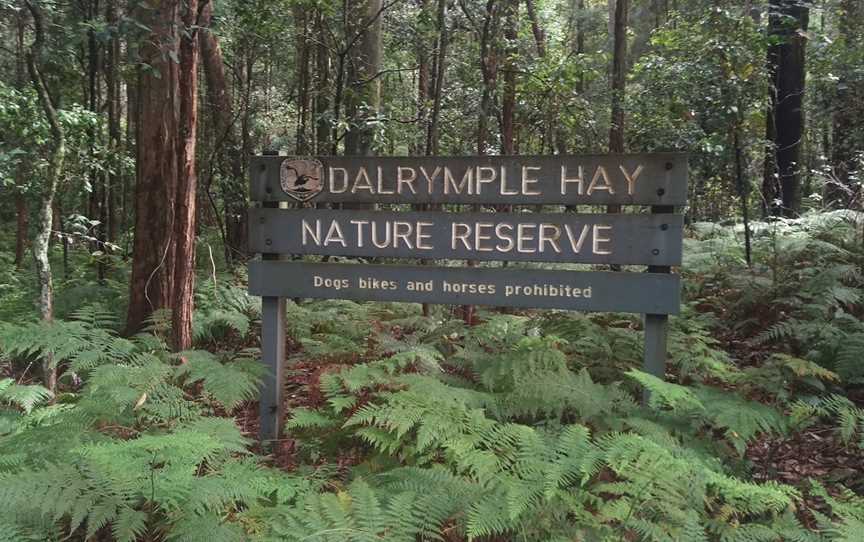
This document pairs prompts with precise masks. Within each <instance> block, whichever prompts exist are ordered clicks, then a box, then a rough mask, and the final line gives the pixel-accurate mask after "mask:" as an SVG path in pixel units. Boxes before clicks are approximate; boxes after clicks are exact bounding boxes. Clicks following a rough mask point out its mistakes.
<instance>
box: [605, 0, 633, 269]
mask: <svg viewBox="0 0 864 542" xmlns="http://www.w3.org/2000/svg"><path fill="white" fill-rule="evenodd" d="M629 4H630V0H617V1H615V17H614V21H613V24H612V26H613V46H612V74H611V79H612V111H611V113H612V115H611V116H612V118H611V122H610V125H609V152H613V153H622V152H624V97H625V93H626V84H627V16H628V11H629V9H630V5H629ZM606 212H607V213H620V212H621V206H620V205H607V206H606ZM611 268H612V269H613V270H618V269H620V266H616V265H613V266H611Z"/></svg>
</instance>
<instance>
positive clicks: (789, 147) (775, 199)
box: [763, 0, 810, 217]
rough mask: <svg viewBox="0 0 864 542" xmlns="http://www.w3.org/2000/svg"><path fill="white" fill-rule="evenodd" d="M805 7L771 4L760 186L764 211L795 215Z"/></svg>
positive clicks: (780, 0) (781, 0)
mask: <svg viewBox="0 0 864 542" xmlns="http://www.w3.org/2000/svg"><path fill="white" fill-rule="evenodd" d="M809 15H810V12H809V8H808V7H807V6H806V4H804V3H803V2H799V1H798V0H771V9H770V13H769V23H768V26H769V28H768V31H769V34H770V35H771V36H772V37H774V39H775V40H776V41H775V42H774V43H772V45H771V46H770V47H769V48H768V70H769V73H770V74H771V80H772V83H773V84H772V86H773V88H772V90H771V92H770V106H769V110H768V115H767V119H766V120H767V127H766V135H767V136H768V137H767V138H768V140H769V143H770V145H771V148H769V150H768V153H767V158H766V167H765V176H764V182H763V192H764V200H765V202H766V204H767V205H766V211H767V212H769V213H770V214H773V215H783V216H786V217H794V216H797V215H798V213H799V212H800V210H801V176H800V169H801V142H802V138H803V136H804V109H803V101H804V77H805V71H804V62H805V59H804V50H805V46H806V37H805V33H806V32H807V25H808V22H809Z"/></svg>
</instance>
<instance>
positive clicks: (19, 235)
mask: <svg viewBox="0 0 864 542" xmlns="http://www.w3.org/2000/svg"><path fill="white" fill-rule="evenodd" d="M24 13H25V12H24V11H23V10H21V11H19V12H18V14H17V17H16V19H17V20H16V22H17V25H16V27H17V28H16V39H15V49H16V55H15V85H16V88H18V89H19V90H22V89H23V88H24V86H25V85H27V84H28V81H27V74H26V72H27V61H26V55H27V53H26V51H25V48H24V33H25V31H26V21H25V18H24ZM25 179H26V170H25V167H24V163H23V162H22V161H20V160H19V161H18V164H17V165H16V166H15V218H16V220H15V224H16V227H15V268H16V269H21V267H22V266H23V265H24V252H25V250H26V248H27V223H28V218H29V217H28V212H29V211H28V210H27V198H26V197H25V195H24V192H25V189H26V180H25Z"/></svg>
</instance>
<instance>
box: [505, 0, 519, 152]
mask: <svg viewBox="0 0 864 542" xmlns="http://www.w3.org/2000/svg"><path fill="white" fill-rule="evenodd" d="M504 10H505V13H504V25H505V26H504V40H505V43H506V44H505V49H504V95H503V97H502V99H501V154H506V155H511V154H515V143H516V134H515V123H514V117H515V116H516V55H517V54H518V52H519V43H518V40H519V0H507V3H506V6H505V7H504Z"/></svg>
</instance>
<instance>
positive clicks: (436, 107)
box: [426, 0, 448, 156]
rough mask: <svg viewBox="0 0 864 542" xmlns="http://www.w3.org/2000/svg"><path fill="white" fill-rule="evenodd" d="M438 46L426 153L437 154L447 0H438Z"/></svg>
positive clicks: (445, 48)
mask: <svg viewBox="0 0 864 542" xmlns="http://www.w3.org/2000/svg"><path fill="white" fill-rule="evenodd" d="M437 19H438V47H437V54H436V57H435V80H434V85H433V88H432V112H431V114H430V117H429V128H428V130H427V132H426V154H428V155H432V156H435V155H437V154H438V150H439V137H438V135H439V120H440V118H441V96H442V91H443V89H444V81H445V77H444V76H445V74H446V71H447V40H448V36H447V0H438V16H437Z"/></svg>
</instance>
